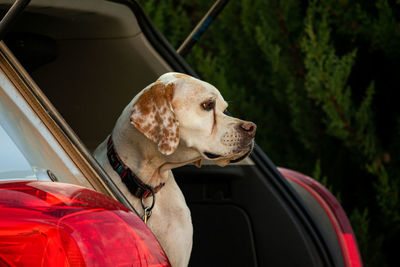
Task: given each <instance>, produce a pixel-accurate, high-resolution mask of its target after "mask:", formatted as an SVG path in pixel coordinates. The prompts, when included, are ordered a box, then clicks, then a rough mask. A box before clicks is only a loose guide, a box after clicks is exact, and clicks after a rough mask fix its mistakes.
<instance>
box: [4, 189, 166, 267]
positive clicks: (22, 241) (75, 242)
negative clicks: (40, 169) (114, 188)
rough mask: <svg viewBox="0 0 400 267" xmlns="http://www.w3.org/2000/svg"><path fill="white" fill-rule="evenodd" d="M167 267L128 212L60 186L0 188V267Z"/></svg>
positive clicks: (107, 200)
mask: <svg viewBox="0 0 400 267" xmlns="http://www.w3.org/2000/svg"><path fill="white" fill-rule="evenodd" d="M3 265H5V266H169V262H168V259H167V258H166V256H165V254H164V252H163V251H162V249H161V247H160V245H159V243H158V242H157V241H156V239H155V238H154V236H153V235H152V234H151V232H150V230H149V229H148V228H147V227H146V226H145V224H144V223H143V222H142V221H141V220H140V218H139V217H138V216H137V215H136V214H134V213H133V212H132V211H130V210H128V209H127V208H126V207H124V206H123V205H121V204H120V203H118V202H116V201H114V200H113V199H111V198H109V197H106V196H104V195H102V194H99V193H96V192H94V191H91V190H88V189H85V188H82V187H78V186H74V185H69V184H61V183H51V182H49V183H47V182H16V183H7V184H0V266H3Z"/></svg>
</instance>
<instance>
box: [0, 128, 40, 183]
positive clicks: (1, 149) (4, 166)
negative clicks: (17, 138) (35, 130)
mask: <svg viewBox="0 0 400 267" xmlns="http://www.w3.org/2000/svg"><path fill="white" fill-rule="evenodd" d="M16 178H18V179H36V178H35V175H34V172H33V169H32V167H31V165H30V164H29V162H28V161H27V160H26V158H25V157H24V156H23V155H22V153H21V151H20V150H19V149H18V147H17V146H16V145H15V143H14V142H13V141H12V140H11V138H10V137H9V136H8V134H7V133H6V131H5V130H4V128H3V127H2V126H1V124H0V180H2V179H7V180H9V179H16Z"/></svg>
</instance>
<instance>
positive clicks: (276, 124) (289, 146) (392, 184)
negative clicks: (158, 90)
mask: <svg viewBox="0 0 400 267" xmlns="http://www.w3.org/2000/svg"><path fill="white" fill-rule="evenodd" d="M142 2H143V5H144V8H145V10H146V11H147V12H148V14H149V16H150V17H151V18H152V20H153V21H154V22H155V24H156V25H157V26H158V27H159V29H160V31H161V32H162V33H163V34H164V35H165V36H166V37H167V38H168V39H169V40H170V42H171V43H172V44H173V45H174V46H175V47H178V46H179V44H180V43H181V42H182V41H183V40H184V38H185V37H186V36H187V35H188V34H189V33H190V31H191V29H192V28H193V27H194V25H195V24H196V23H197V22H198V21H199V20H200V18H201V16H202V15H203V14H205V13H206V11H207V9H208V8H209V7H210V6H211V3H209V2H208V1H189V0H163V1H161V0H149V1H142ZM399 4H400V2H399V1H388V0H377V1H368V0H324V1H322V0H308V1H301V0H286V1H278V0H241V1H230V3H229V4H228V5H227V7H226V8H225V9H224V10H223V12H222V13H221V15H220V16H219V17H218V19H217V20H216V22H214V23H213V24H212V26H211V27H210V29H209V30H208V31H207V32H206V33H205V34H204V36H203V37H202V39H201V40H200V42H199V44H198V45H196V46H195V47H194V48H193V50H192V52H191V53H190V54H189V55H188V57H187V60H188V62H189V63H190V64H191V66H192V67H193V68H194V69H195V70H196V71H197V72H198V73H199V74H200V75H201V77H202V78H203V79H204V80H206V81H208V82H210V83H212V84H214V85H215V86H216V87H217V88H218V89H219V90H220V91H221V92H222V94H223V95H224V97H225V99H226V100H227V101H228V103H229V109H230V111H231V112H232V113H233V114H235V115H237V116H239V117H243V118H245V119H248V120H252V121H254V122H256V123H257V125H258V128H257V143H258V144H259V145H260V146H261V147H262V148H263V150H264V151H266V152H267V153H268V155H269V156H270V158H271V159H272V160H273V161H275V163H276V164H277V165H280V166H285V167H289V168H292V169H295V170H298V171H301V172H304V173H311V174H313V176H314V177H315V178H316V179H317V180H319V181H320V182H321V183H323V184H324V185H325V186H327V187H329V189H330V190H331V191H334V192H337V195H338V197H339V198H340V199H341V203H342V205H343V206H344V208H345V210H346V211H347V214H351V221H352V225H353V228H354V230H355V232H356V235H357V237H358V242H359V246H360V248H361V252H362V256H363V259H364V263H365V266H385V265H386V264H388V265H392V266H398V265H399V260H398V259H397V255H396V252H395V251H394V250H392V249H391V245H392V244H397V242H398V240H397V239H398V238H399V237H400V200H399V198H400V192H399V190H400V167H399V166H400V106H399V105H398V99H399V96H400V92H399V91H398V84H399V80H398V74H397V72H398V70H399V69H400V27H399V25H400V19H399V16H400V6H399ZM360 210H362V211H363V212H360Z"/></svg>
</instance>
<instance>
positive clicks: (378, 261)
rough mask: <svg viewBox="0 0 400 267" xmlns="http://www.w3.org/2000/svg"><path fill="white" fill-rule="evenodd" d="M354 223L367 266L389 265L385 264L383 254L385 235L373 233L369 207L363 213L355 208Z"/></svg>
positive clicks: (352, 220) (382, 266) (351, 219)
mask: <svg viewBox="0 0 400 267" xmlns="http://www.w3.org/2000/svg"><path fill="white" fill-rule="evenodd" d="M350 221H351V224H352V225H357V227H355V228H354V230H355V234H356V236H357V238H358V240H357V241H358V244H359V249H360V251H361V254H362V255H368V257H364V259H363V263H364V266H366V267H374V266H381V267H385V266H387V265H386V264H384V263H383V262H384V259H383V255H382V245H383V238H384V237H383V235H382V234H378V236H376V235H373V234H371V225H370V218H369V212H368V209H364V211H363V212H362V213H361V212H360V211H359V210H358V209H354V210H353V212H352V213H351V216H350Z"/></svg>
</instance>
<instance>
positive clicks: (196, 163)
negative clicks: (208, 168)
mask: <svg viewBox="0 0 400 267" xmlns="http://www.w3.org/2000/svg"><path fill="white" fill-rule="evenodd" d="M193 164H194V166H196V167H197V168H201V159H199V160H196V161H195V162H193Z"/></svg>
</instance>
